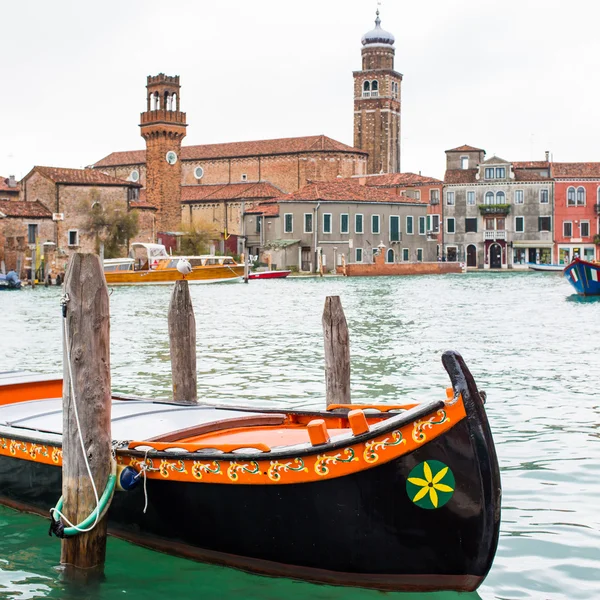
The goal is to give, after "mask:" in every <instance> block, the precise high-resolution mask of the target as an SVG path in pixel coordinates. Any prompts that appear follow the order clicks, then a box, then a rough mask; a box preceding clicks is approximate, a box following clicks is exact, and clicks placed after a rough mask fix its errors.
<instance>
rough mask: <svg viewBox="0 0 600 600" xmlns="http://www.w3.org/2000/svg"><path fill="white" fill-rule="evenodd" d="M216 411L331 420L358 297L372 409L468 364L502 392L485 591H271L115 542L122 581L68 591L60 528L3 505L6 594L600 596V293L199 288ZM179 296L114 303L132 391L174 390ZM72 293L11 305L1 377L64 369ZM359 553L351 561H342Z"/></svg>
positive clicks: (456, 279)
mask: <svg viewBox="0 0 600 600" xmlns="http://www.w3.org/2000/svg"><path fill="white" fill-rule="evenodd" d="M191 289H192V297H193V301H194V307H195V311H196V323H197V341H198V371H199V373H198V388H199V396H200V397H201V398H202V399H203V400H211V399H214V400H218V401H221V402H231V403H238V404H239V403H244V404H247V405H260V404H264V403H269V404H272V405H273V406H293V407H300V406H307V407H322V406H323V405H324V400H323V390H324V383H323V345H322V334H321V314H322V309H323V303H324V299H325V296H327V295H333V294H337V295H340V296H341V298H342V303H343V306H344V309H345V312H346V316H347V320H348V324H349V328H350V339H351V349H352V350H351V353H352V394H353V398H354V400H356V401H358V400H361V401H378V402H390V403H391V402H394V403H396V402H399V401H406V400H409V399H410V400H412V399H416V400H422V399H425V398H430V397H432V395H434V394H435V395H437V396H438V397H439V396H440V394H441V395H443V393H444V388H445V387H446V385H447V378H446V375H445V372H444V370H443V368H442V365H441V362H440V355H441V353H442V352H443V351H444V350H446V349H456V350H458V351H460V352H461V353H462V354H463V356H464V357H465V360H466V361H467V364H468V365H469V366H470V368H471V371H472V372H473V374H474V376H475V378H476V381H477V383H478V385H479V387H480V389H484V390H485V391H486V392H487V397H488V401H487V411H488V414H489V416H490V419H491V424H492V429H493V433H494V438H495V441H496V444H497V450H498V457H499V461H500V466H501V471H502V483H503V503H502V504H503V505H502V528H501V535H500V542H499V547H498V552H497V555H496V559H495V562H494V566H493V568H492V570H491V572H490V574H489V576H488V578H487V579H486V581H485V583H484V584H483V586H482V587H481V588H480V589H479V591H478V592H477V593H473V594H456V593H436V594H421V595H419V594H382V593H381V592H376V591H369V590H357V589H345V588H334V587H329V586H318V585H312V584H307V583H303V582H295V581H289V580H284V579H270V578H266V577H260V576H255V575H249V574H246V573H243V572H241V571H236V570H233V569H227V568H222V567H214V566H210V565H205V564H200V563H196V562H192V561H187V560H183V559H177V558H173V557H170V556H167V555H164V554H160V553H156V552H152V551H149V550H146V549H143V548H139V547H136V546H133V545H131V544H128V543H126V542H123V541H120V540H116V539H110V540H109V544H108V559H107V566H106V580H105V582H103V583H102V584H101V585H100V586H99V588H98V589H95V590H87V591H85V592H83V591H81V590H73V589H67V588H66V587H65V584H64V583H63V582H62V581H61V577H60V573H59V572H58V571H57V569H56V565H57V564H58V562H59V554H60V544H59V542H58V541H57V540H56V538H49V537H48V535H47V530H48V526H47V521H44V519H42V518H40V517H35V516H32V515H26V514H19V513H17V512H14V511H12V510H9V509H6V508H2V507H0V598H87V597H93V598H102V599H113V598H117V597H122V598H130V599H133V598H135V599H138V598H139V599H142V598H143V599H144V600H153V599H159V598H160V599H162V598H166V597H169V598H178V599H179V598H181V599H187V598H190V599H191V598H202V599H212V598H219V599H224V600H229V599H233V598H236V599H247V598H248V599H255V598H256V599H258V598H260V599H279V598H286V600H294V599H301V598H302V599H304V598H315V599H324V600H325V599H327V600H329V599H344V600H371V599H382V598H383V599H388V598H389V599H398V600H413V599H416V598H420V599H423V600H456V599H459V598H464V599H469V600H476V599H478V598H481V599H484V600H488V599H489V600H492V599H497V600H505V599H511V600H513V599H522V598H532V599H536V600H544V599H548V598H552V599H564V600H567V599H568V600H574V599H595V600H597V599H598V598H600V509H599V506H600V500H599V497H600V426H599V424H600V393H599V391H598V384H599V382H600V298H596V299H593V298H592V299H583V298H579V297H577V296H575V295H573V293H572V289H571V287H570V286H569V284H568V283H567V282H566V281H565V280H564V279H563V278H562V277H561V276H560V274H558V275H557V274H551V273H550V274H546V273H470V274H466V275H447V276H423V277H396V278H372V279H371V278H325V279H300V278H295V279H288V280H283V281H276V280H271V281H255V282H251V283H250V284H249V285H243V284H232V285H215V286H192V288H191ZM170 290H171V288H170V287H162V286H156V287H151V286H149V287H128V288H115V289H114V290H113V291H112V295H111V299H110V300H111V340H112V357H111V361H112V376H113V388H114V389H115V390H116V391H120V392H126V393H133V394H138V395H145V396H149V397H161V396H163V397H164V396H168V394H169V385H170V381H169V377H170V376H169V371H170V363H169V353H168V341H167V308H168V302H169V295H170ZM59 301H60V290H59V289H57V288H43V287H42V288H37V289H35V290H24V291H21V292H11V293H3V294H0V332H1V333H0V336H1V337H0V339H1V340H2V342H1V349H0V370H10V369H27V370H33V371H40V372H44V373H53V374H54V373H60V372H61V341H60V338H61V336H60V307H59ZM340 551H344V552H348V551H351V549H348V548H340Z"/></svg>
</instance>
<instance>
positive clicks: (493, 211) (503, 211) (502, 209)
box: [479, 204, 510, 215]
mask: <svg viewBox="0 0 600 600" xmlns="http://www.w3.org/2000/svg"><path fill="white" fill-rule="evenodd" d="M479 212H480V213H481V214H482V215H507V214H508V213H509V212H510V204H480V205H479Z"/></svg>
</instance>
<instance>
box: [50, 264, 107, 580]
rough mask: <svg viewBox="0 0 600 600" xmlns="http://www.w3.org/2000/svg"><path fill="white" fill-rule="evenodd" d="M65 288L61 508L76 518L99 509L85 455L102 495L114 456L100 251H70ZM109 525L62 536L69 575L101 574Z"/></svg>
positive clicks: (63, 560)
mask: <svg viewBox="0 0 600 600" xmlns="http://www.w3.org/2000/svg"><path fill="white" fill-rule="evenodd" d="M64 291H65V296H64V298H63V319H64V322H63V349H64V354H63V370H64V375H63V442H62V444H63V445H62V450H63V465H62V473H63V481H62V494H63V500H64V503H63V510H62V512H63V513H64V515H65V516H66V517H67V518H68V519H69V520H70V521H71V522H72V523H74V524H78V523H81V522H82V521H84V520H85V519H86V518H87V517H88V516H89V515H90V514H92V512H93V511H94V510H95V509H96V497H95V495H94V492H93V487H92V484H91V481H90V477H89V474H88V468H87V466H86V457H87V462H88V464H89V468H90V471H91V473H92V476H93V479H94V483H95V485H96V490H97V492H98V496H99V497H100V496H102V493H103V491H104V489H105V487H106V484H107V480H108V476H109V474H110V472H111V460H112V457H111V443H112V440H111V428H110V413H111V388H110V318H109V302H108V289H107V287H106V282H105V280H104V273H103V269H102V266H101V264H100V259H99V258H98V256H97V255H96V254H80V253H77V254H74V255H73V256H72V257H71V260H70V261H69V266H68V269H67V274H66V277H65V287H64ZM76 411H77V412H76ZM77 417H78V419H77ZM78 420H79V424H78V423H77V421H78ZM80 436H81V437H80ZM81 440H83V445H84V447H85V455H84V453H83V450H82V447H81ZM106 527H107V524H106V518H102V519H101V520H100V521H99V522H98V523H97V525H96V526H95V527H94V528H93V529H92V530H91V531H89V532H86V533H80V534H79V535H76V536H73V537H66V538H63V539H62V543H61V557H60V562H61V563H62V564H63V565H65V576H66V577H67V579H71V580H75V581H88V580H90V578H91V579H95V578H97V577H98V576H101V575H102V574H103V571H104V559H105V555H106Z"/></svg>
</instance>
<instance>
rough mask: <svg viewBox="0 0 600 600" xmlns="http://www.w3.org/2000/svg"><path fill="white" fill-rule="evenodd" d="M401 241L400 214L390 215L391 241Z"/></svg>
mask: <svg viewBox="0 0 600 600" xmlns="http://www.w3.org/2000/svg"><path fill="white" fill-rule="evenodd" d="M399 241H400V217H399V216H398V215H391V216H390V242H399Z"/></svg>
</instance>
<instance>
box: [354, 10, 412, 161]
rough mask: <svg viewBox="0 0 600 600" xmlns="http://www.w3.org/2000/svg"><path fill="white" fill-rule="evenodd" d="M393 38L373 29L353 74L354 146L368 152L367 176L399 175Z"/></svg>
mask: <svg viewBox="0 0 600 600" xmlns="http://www.w3.org/2000/svg"><path fill="white" fill-rule="evenodd" d="M394 41H395V40H394V36H393V35H392V34H391V33H388V32H387V31H385V30H383V29H382V28H381V20H380V18H379V10H377V18H376V19H375V28H374V29H372V30H371V31H369V32H368V33H366V34H365V35H364V36H363V38H362V45H363V48H362V68H361V70H360V71H354V146H355V147H356V148H360V149H361V150H363V151H365V152H367V153H368V155H369V158H368V162H367V173H399V172H400V91H401V90H400V88H401V85H402V74H401V73H398V72H397V71H395V70H394V54H395V49H394Z"/></svg>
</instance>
